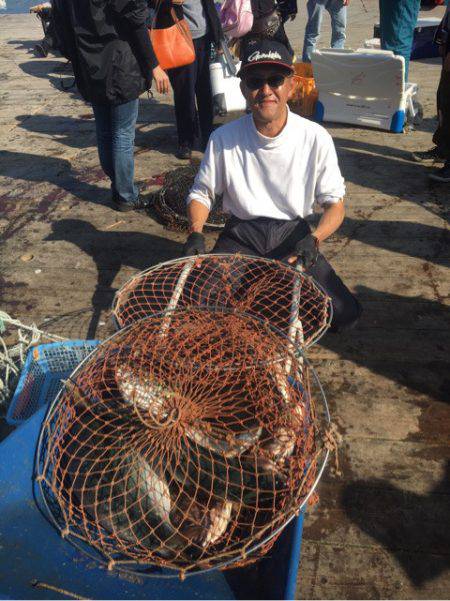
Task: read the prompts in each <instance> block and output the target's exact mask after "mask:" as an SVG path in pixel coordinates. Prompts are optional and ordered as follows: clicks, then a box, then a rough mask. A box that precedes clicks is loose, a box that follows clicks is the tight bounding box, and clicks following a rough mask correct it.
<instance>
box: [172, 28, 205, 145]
mask: <svg viewBox="0 0 450 601" xmlns="http://www.w3.org/2000/svg"><path fill="white" fill-rule="evenodd" d="M210 45H211V42H210V38H209V36H207V35H206V36H203V37H201V38H197V39H195V40H194V48H195V61H194V62H193V63H191V64H190V65H185V66H183V67H177V68H176V69H169V70H168V71H167V74H168V76H169V79H170V83H171V85H172V88H173V94H174V99H175V118H176V122H177V132H178V143H179V144H180V145H183V146H189V147H190V148H196V147H198V150H204V149H205V147H206V144H207V142H208V139H209V136H210V135H211V132H212V125H213V118H214V113H213V100H212V91H211V79H210V75H209V53H210Z"/></svg>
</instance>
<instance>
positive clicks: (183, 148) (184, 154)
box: [175, 144, 192, 160]
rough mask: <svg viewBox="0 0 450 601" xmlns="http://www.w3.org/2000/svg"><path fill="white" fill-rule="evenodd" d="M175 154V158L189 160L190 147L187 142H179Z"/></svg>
mask: <svg viewBox="0 0 450 601" xmlns="http://www.w3.org/2000/svg"><path fill="white" fill-rule="evenodd" d="M175 156H176V157H177V159H183V160H189V159H190V158H191V156H192V148H191V147H190V146H188V145H187V144H180V145H179V146H178V150H177V152H176V153H175Z"/></svg>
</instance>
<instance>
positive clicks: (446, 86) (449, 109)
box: [430, 53, 450, 183]
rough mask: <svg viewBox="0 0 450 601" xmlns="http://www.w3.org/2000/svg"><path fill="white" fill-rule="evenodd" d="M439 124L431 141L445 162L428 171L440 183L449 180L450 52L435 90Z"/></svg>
mask: <svg viewBox="0 0 450 601" xmlns="http://www.w3.org/2000/svg"><path fill="white" fill-rule="evenodd" d="M437 105H438V119H439V125H438V127H437V129H436V131H435V133H434V136H433V142H434V143H435V144H436V147H437V148H438V149H439V152H440V154H441V156H442V157H443V158H444V159H445V164H444V166H443V167H442V168H441V169H438V170H437V171H434V172H433V173H430V178H431V179H433V180H435V181H437V182H442V183H448V182H450V53H449V54H447V56H446V57H445V60H444V63H443V66H442V71H441V79H440V81H439V87H438V91H437Z"/></svg>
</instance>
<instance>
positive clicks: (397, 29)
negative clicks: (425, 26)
mask: <svg viewBox="0 0 450 601" xmlns="http://www.w3.org/2000/svg"><path fill="white" fill-rule="evenodd" d="M379 3H380V30H381V48H382V49H383V50H392V52H393V53H394V54H399V55H400V56H403V57H404V58H405V81H408V71H409V57H410V56H411V48H412V44H413V39H414V28H415V26H416V23H417V17H418V15H419V10H420V0H396V1H395V2H394V1H393V0H379Z"/></svg>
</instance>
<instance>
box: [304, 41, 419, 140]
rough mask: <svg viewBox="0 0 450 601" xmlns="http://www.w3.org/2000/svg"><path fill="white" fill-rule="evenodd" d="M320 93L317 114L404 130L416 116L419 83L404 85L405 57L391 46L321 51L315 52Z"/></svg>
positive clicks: (321, 118) (323, 118)
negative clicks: (409, 116)
mask: <svg viewBox="0 0 450 601" xmlns="http://www.w3.org/2000/svg"><path fill="white" fill-rule="evenodd" d="M312 64H313V71H314V79H315V81H316V86H317V89H318V92H319V100H318V102H317V104H316V112H315V116H314V118H315V119H316V121H319V122H321V121H334V122H336V123H349V124H352V125H363V126H368V127H376V128H378V129H384V130H388V131H392V132H395V133H401V132H402V131H403V126H404V124H405V120H406V116H407V115H409V114H410V115H411V117H414V116H415V115H416V112H417V111H416V109H415V104H414V101H413V100H414V97H415V95H416V94H417V89H418V88H417V84H410V83H408V84H405V83H404V72H405V61H404V58H403V57H402V56H395V55H394V54H393V52H391V51H388V50H370V49H366V48H358V50H351V49H343V50H338V49H326V50H317V51H316V52H314V53H313V55H312Z"/></svg>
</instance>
